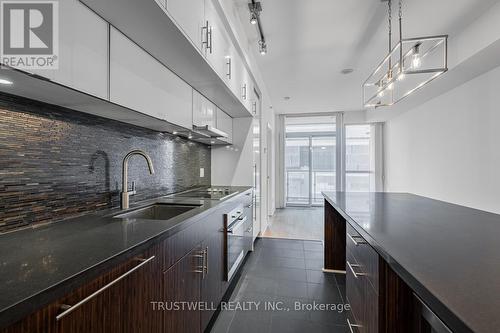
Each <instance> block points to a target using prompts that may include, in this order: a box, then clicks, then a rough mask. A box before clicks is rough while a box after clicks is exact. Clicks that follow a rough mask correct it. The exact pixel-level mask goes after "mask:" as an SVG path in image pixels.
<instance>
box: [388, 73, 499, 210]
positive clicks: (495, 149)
mask: <svg viewBox="0 0 500 333" xmlns="http://www.w3.org/2000/svg"><path fill="white" fill-rule="evenodd" d="M384 128H385V130H384V142H385V147H384V148H385V186H386V187H385V188H386V190H387V191H392V192H410V193H415V194H419V195H424V196H427V197H431V198H435V199H440V200H444V201H448V202H453V203H457V204H461V205H465V206H469V207H474V208H478V209H483V210H487V211H491V212H496V213H500V174H499V171H500V67H497V68H495V69H493V70H491V71H489V72H487V73H485V74H483V75H481V76H479V77H476V78H474V79H473V80H471V81H468V82H466V83H465V84H463V85H461V86H458V87H457V88H455V89H453V90H450V91H448V92H447V93H445V94H443V95H441V96H438V97H436V98H434V99H432V100H430V101H428V102H426V103H424V104H422V105H420V106H418V107H416V108H414V109H411V110H410V111H407V112H406V113H404V114H402V115H400V116H398V117H396V118H394V119H392V120H390V121H388V122H387V123H386V125H385V126H384Z"/></svg>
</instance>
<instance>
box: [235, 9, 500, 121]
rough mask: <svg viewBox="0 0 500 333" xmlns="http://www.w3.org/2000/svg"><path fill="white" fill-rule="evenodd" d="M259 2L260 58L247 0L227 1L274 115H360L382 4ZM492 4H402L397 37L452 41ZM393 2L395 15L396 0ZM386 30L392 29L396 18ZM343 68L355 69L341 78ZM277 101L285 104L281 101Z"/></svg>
mask: <svg viewBox="0 0 500 333" xmlns="http://www.w3.org/2000/svg"><path fill="white" fill-rule="evenodd" d="M260 1H261V2H262V7H263V12H262V13H261V20H262V23H263V28H264V32H265V37H266V41H267V45H268V53H267V55H265V56H261V55H259V54H258V52H257V51H258V50H257V40H258V34H257V32H256V29H255V27H254V26H252V25H250V23H249V11H248V5H247V3H248V2H249V1H248V0H235V2H236V3H237V7H238V11H239V15H240V19H241V20H242V22H243V24H244V26H245V28H246V29H247V35H248V36H249V39H250V40H249V42H250V43H252V44H253V45H255V47H254V48H252V49H253V50H254V51H255V58H256V59H257V62H258V66H259V68H260V70H261V72H262V76H263V78H264V81H265V83H266V86H267V88H268V90H269V94H270V96H271V99H272V103H273V107H274V110H275V112H276V113H308V112H328V111H352V110H361V109H362V96H361V84H362V82H363V81H364V80H365V79H366V77H367V76H368V75H369V73H370V72H371V71H372V70H373V69H374V67H375V66H376V65H377V64H378V63H379V62H380V61H381V60H382V58H383V56H385V54H386V53H387V47H388V45H387V44H388V40H387V4H386V3H382V2H380V0H344V1H340V0H302V1H298V0H260ZM499 1H500V0H405V1H404V12H403V18H404V21H403V23H404V27H403V30H404V35H405V36H406V37H414V36H423V35H435V34H449V35H450V37H453V35H455V34H457V33H459V32H460V30H462V29H463V28H465V27H466V26H467V25H469V24H470V23H471V22H473V21H474V20H475V19H476V18H478V17H479V16H480V15H481V14H482V13H484V12H485V11H486V10H487V9H488V8H489V7H490V6H492V5H494V4H496V3H497V2H499ZM393 2H394V4H393V6H394V7H393V11H394V14H393V15H394V17H396V16H397V0H393ZM393 25H394V27H396V26H397V22H396V20H395V21H394V22H393ZM395 34H397V31H396V33H395ZM394 40H396V39H394ZM344 68H353V69H354V70H355V71H354V73H352V74H349V75H343V74H341V73H340V71H341V70H342V69H344ZM285 96H290V97H291V99H290V100H288V101H286V100H284V97H285Z"/></svg>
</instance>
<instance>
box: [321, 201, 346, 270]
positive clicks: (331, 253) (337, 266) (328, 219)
mask: <svg viewBox="0 0 500 333" xmlns="http://www.w3.org/2000/svg"><path fill="white" fill-rule="evenodd" d="M345 233H346V221H345V219H344V218H343V217H342V216H341V215H340V214H339V213H338V212H337V211H336V210H335V209H334V208H333V207H332V205H330V203H328V201H326V200H325V263H324V268H325V269H327V270H334V271H345V269H346V265H345V259H346V255H345V251H346V242H345Z"/></svg>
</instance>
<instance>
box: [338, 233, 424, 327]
mask: <svg viewBox="0 0 500 333" xmlns="http://www.w3.org/2000/svg"><path fill="white" fill-rule="evenodd" d="M346 244H347V246H346V249H347V250H346V263H347V271H346V296H347V300H348V302H349V303H350V304H351V314H350V318H349V321H348V325H349V326H350V328H351V330H352V331H353V332H363V333H401V332H413V325H414V324H413V319H412V313H413V308H414V307H413V303H412V295H413V292H412V290H411V289H410V288H409V287H408V286H407V285H406V284H405V283H404V281H403V280H402V279H401V278H400V277H399V276H398V275H397V274H396V273H395V272H394V271H393V270H392V269H391V268H390V267H389V265H388V264H387V263H386V262H385V261H384V260H383V259H382V258H381V257H380V256H379V255H378V254H377V252H376V251H375V250H374V249H373V248H372V247H371V246H370V245H369V244H368V243H367V242H366V241H365V240H364V239H363V237H361V235H359V234H358V233H357V232H356V230H355V229H354V228H352V227H351V226H350V225H347V229H346Z"/></svg>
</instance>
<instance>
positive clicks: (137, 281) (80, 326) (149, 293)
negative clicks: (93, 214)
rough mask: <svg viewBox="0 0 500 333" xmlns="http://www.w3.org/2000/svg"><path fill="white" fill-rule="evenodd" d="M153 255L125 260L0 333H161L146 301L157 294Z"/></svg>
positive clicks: (155, 263) (151, 253) (156, 266)
mask: <svg viewBox="0 0 500 333" xmlns="http://www.w3.org/2000/svg"><path fill="white" fill-rule="evenodd" d="M153 252H154V251H153V250H152V251H148V252H147V253H144V254H143V255H141V256H138V257H137V258H133V259H131V260H128V261H127V262H125V263H124V264H122V265H119V266H118V267H116V268H115V269H113V270H111V271H110V272H108V273H106V274H104V275H102V276H100V277H99V278H96V279H94V280H93V281H92V282H90V283H88V284H86V285H84V286H82V287H80V288H77V289H76V290H75V291H73V292H72V293H70V294H68V295H67V296H65V297H63V298H61V299H59V300H58V301H56V302H54V303H52V304H50V305H48V306H46V307H45V308H43V309H41V310H39V311H36V312H35V313H33V314H31V315H29V316H28V317H27V318H25V319H24V320H22V321H19V322H18V323H16V324H14V325H12V326H10V327H8V328H6V329H5V330H3V331H2V332H4V333H7V332H8V333H20V332H30V333H56V332H57V333H67V332H72V333H79V332H82V333H88V332H97V333H100V332H103V333H104V332H138V331H139V330H142V331H144V332H146V331H147V332H161V327H160V326H159V325H158V323H159V322H160V321H157V322H156V324H154V322H153V321H152V320H154V318H153V317H152V316H154V315H155V314H154V313H153V312H152V311H149V304H148V303H149V301H147V300H149V299H152V298H154V297H156V294H158V284H157V283H155V282H154V276H153V272H155V271H156V270H157V268H158V261H157V260H156V259H157V258H156V256H155V255H154V254H153ZM148 259H149V260H148ZM158 296H160V295H159V294H158ZM139 318H143V319H140V320H139ZM150 319H151V320H150ZM155 326H156V327H155Z"/></svg>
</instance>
